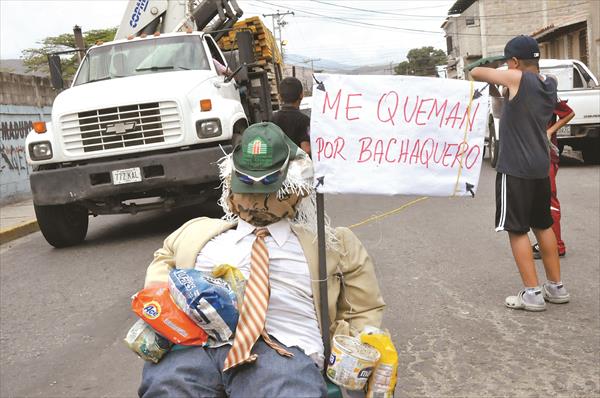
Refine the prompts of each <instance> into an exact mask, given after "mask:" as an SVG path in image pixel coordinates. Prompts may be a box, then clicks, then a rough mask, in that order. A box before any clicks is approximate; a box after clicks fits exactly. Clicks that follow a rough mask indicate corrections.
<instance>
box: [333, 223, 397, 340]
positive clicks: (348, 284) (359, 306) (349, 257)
mask: <svg viewBox="0 0 600 398" xmlns="http://www.w3.org/2000/svg"><path fill="white" fill-rule="evenodd" d="M336 230H337V235H338V238H339V239H340V243H341V246H342V247H343V252H342V254H341V256H340V259H339V266H340V268H341V271H342V274H343V277H340V283H341V286H340V293H339V296H338V298H337V311H336V318H335V320H336V321H346V322H348V323H349V325H350V331H351V333H352V334H354V333H358V332H360V331H361V330H362V329H363V328H364V327H365V326H367V325H370V326H375V327H380V326H381V319H382V317H383V309H384V307H385V302H384V301H383V298H382V297H381V292H380V290H379V284H378V282H377V277H376V275H375V266H374V265H373V261H372V260H371V257H370V256H369V254H368V253H367V250H366V249H365V247H364V246H363V245H362V243H361V242H360V240H359V239H358V238H357V237H356V235H354V233H353V232H352V231H350V230H349V229H348V228H337V229H336ZM338 277H339V276H338Z"/></svg>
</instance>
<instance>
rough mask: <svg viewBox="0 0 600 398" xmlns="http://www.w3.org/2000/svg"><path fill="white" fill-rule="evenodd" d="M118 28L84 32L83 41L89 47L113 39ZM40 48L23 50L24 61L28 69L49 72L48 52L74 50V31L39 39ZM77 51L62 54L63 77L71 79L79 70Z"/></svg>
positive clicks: (29, 70)
mask: <svg viewBox="0 0 600 398" xmlns="http://www.w3.org/2000/svg"><path fill="white" fill-rule="evenodd" d="M116 32H117V28H109V29H95V30H90V31H88V32H85V33H83V41H84V43H85V47H86V48H89V47H91V46H92V45H94V44H96V42H97V41H98V40H100V41H104V42H106V41H111V40H112V39H113V38H114V37H115V33H116ZM38 44H40V45H41V47H40V48H27V49H25V50H23V51H22V52H21V58H23V63H24V64H25V66H26V67H27V71H28V72H31V71H36V72H43V73H46V74H49V70H48V54H50V53H53V52H59V51H67V50H74V49H75V48H76V47H75V37H74V36H73V34H72V33H63V34H62V35H59V36H51V37H46V38H45V39H44V40H42V41H39V42H38ZM78 62H79V61H78V58H77V53H72V54H65V55H63V56H61V64H62V72H63V79H65V80H71V79H73V76H74V75H75V72H76V71H77V66H78Z"/></svg>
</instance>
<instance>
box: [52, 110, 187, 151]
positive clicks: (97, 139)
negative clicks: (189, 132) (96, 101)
mask: <svg viewBox="0 0 600 398" xmlns="http://www.w3.org/2000/svg"><path fill="white" fill-rule="evenodd" d="M61 127H62V136H63V143H64V148H65V151H66V152H68V153H70V154H73V155H77V154H83V153H87V152H98V151H106V150H118V149H123V148H129V147H135V146H142V145H150V144H156V143H161V142H172V141H176V140H177V138H178V137H180V136H181V135H182V131H181V118H180V116H179V111H178V109H177V104H176V103H175V102H173V101H168V102H150V103H147V104H135V105H122V106H117V107H112V108H103V109H95V110H91V111H84V112H79V113H72V114H68V115H64V116H63V117H62V118H61Z"/></svg>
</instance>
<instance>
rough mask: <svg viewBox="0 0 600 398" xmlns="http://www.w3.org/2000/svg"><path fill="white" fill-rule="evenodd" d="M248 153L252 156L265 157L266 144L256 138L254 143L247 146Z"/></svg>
mask: <svg viewBox="0 0 600 398" xmlns="http://www.w3.org/2000/svg"><path fill="white" fill-rule="evenodd" d="M247 151H248V153H251V154H253V155H266V154H267V143H266V142H264V141H263V140H261V139H260V138H256V139H255V140H254V141H252V142H250V143H249V144H248V150H247Z"/></svg>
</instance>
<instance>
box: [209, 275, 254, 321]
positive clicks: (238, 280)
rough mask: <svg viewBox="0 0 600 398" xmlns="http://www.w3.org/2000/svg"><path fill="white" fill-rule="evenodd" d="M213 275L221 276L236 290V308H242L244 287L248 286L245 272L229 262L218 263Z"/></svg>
mask: <svg viewBox="0 0 600 398" xmlns="http://www.w3.org/2000/svg"><path fill="white" fill-rule="evenodd" d="M211 274H212V276H214V277H215V278H221V279H223V280H224V281H225V282H227V284H228V285H229V287H230V288H231V290H233V291H234V293H235V297H236V308H237V309H238V312H239V310H240V309H241V306H242V302H243V301H244V288H245V287H246V279H245V278H244V274H242V271H240V270H239V269H238V268H237V267H234V266H233V265H229V264H221V265H217V266H216V267H214V268H213V270H212V273H211Z"/></svg>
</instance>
